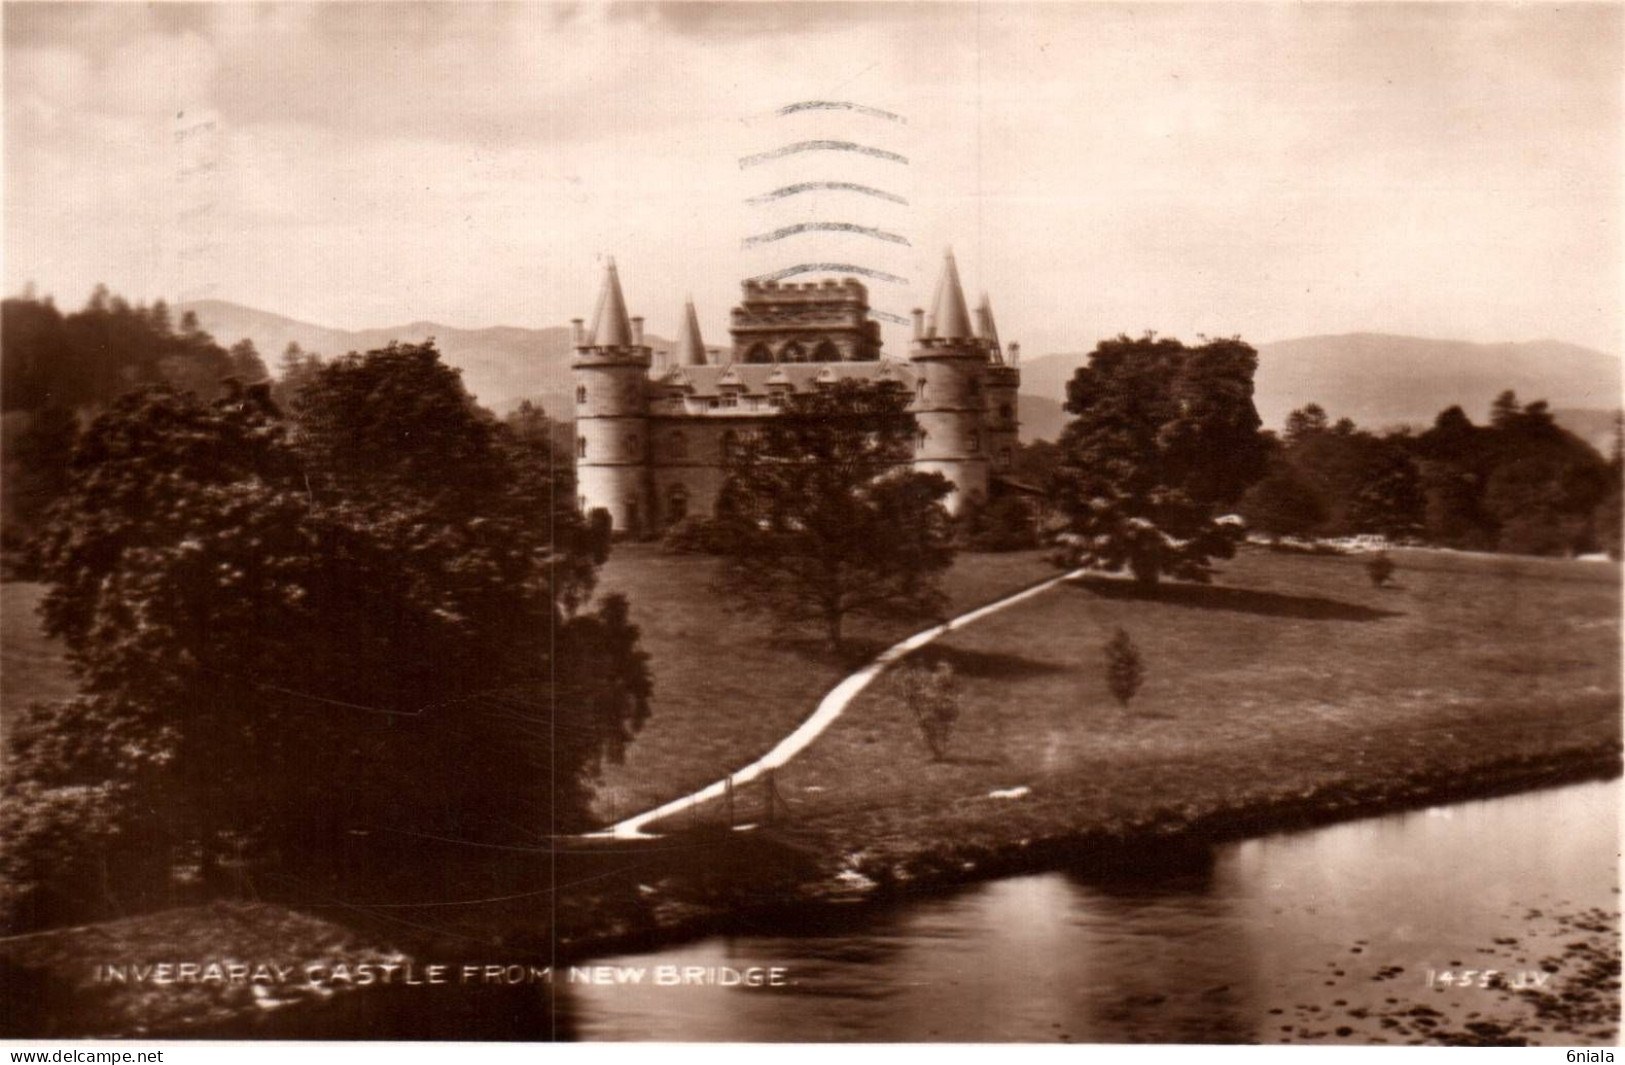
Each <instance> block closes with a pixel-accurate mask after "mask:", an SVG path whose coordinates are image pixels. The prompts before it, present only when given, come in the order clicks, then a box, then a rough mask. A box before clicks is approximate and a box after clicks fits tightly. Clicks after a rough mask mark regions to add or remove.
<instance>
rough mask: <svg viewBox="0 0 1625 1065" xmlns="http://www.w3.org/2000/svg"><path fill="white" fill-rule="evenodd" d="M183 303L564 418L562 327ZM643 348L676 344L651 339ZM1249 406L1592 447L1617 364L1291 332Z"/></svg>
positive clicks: (1028, 372)
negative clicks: (1542, 421)
mask: <svg viewBox="0 0 1625 1065" xmlns="http://www.w3.org/2000/svg"><path fill="white" fill-rule="evenodd" d="M186 310H191V311H193V312H195V313H196V314H197V316H198V322H199V324H200V325H202V327H203V328H204V329H205V330H207V331H208V332H210V333H212V334H213V335H214V337H215V339H216V340H219V341H220V342H221V343H223V344H232V343H235V342H236V341H237V340H239V339H241V338H243V337H249V338H251V339H252V340H253V341H254V345H255V347H257V348H258V349H259V352H260V355H261V357H263V358H264V359H265V362H266V365H268V366H270V367H272V369H273V370H274V369H275V367H276V365H277V361H278V360H279V359H280V358H281V356H282V351H283V349H284V348H286V347H287V346H288V343H289V341H295V342H297V343H298V344H299V346H300V347H302V348H304V349H305V350H306V351H318V352H321V353H322V354H323V355H341V354H344V353H345V352H349V351H366V350H368V349H370V348H376V347H382V346H383V345H385V344H387V343H389V342H390V341H391V340H400V341H403V342H408V343H418V342H421V341H423V340H426V339H428V338H429V337H434V338H435V340H436V342H437V343H438V344H439V346H440V350H441V351H442V352H444V353H445V357H446V361H447V362H448V363H450V364H451V365H452V366H455V367H457V368H458V369H460V370H462V371H463V381H464V383H465V384H467V386H468V389H469V391H470V392H472V393H474V395H475V397H476V398H478V399H479V401H480V402H481V403H483V404H484V405H486V406H487V407H490V408H491V409H492V410H495V411H497V412H498V413H505V412H507V411H509V410H511V409H513V407H515V406H516V405H518V403H519V401H520V400H522V399H531V400H538V401H540V402H541V403H542V405H543V407H544V408H545V409H546V410H547V412H548V413H549V414H550V415H553V416H554V417H568V416H569V415H570V413H571V406H572V404H571V403H570V401H569V396H570V392H571V387H570V376H569V374H570V330H569V327H567V326H551V327H548V328H544V329H522V328H519V327H516V326H492V327H490V328H487V329H456V328H453V327H451V326H447V325H441V324H439V323H436V322H410V323H408V324H406V325H400V326H392V327H389V328H384V329H365V330H359V331H351V330H344V329H328V328H326V327H324V326H319V325H312V324H311V323H309V322H301V321H298V320H296V319H293V318H286V317H284V316H282V315H279V314H272V313H270V312H267V311H260V310H255V309H254V308H252V307H245V306H243V305H241V304H237V303H228V302H226V301H224V300H199V301H197V302H194V303H183V304H181V305H180V306H179V308H177V312H176V313H177V317H178V316H179V313H180V312H182V311H186ZM648 342H649V345H650V346H651V347H653V348H655V349H656V350H668V351H669V350H672V349H675V347H676V344H675V343H674V342H672V341H670V340H666V339H664V338H662V337H658V336H654V335H652V334H651V335H650V336H649V337H648ZM1086 358H1087V356H1086V355H1082V354H1061V355H1045V356H1042V357H1040V358H1036V359H1029V360H1026V361H1024V362H1023V364H1022V367H1021V393H1022V401H1021V422H1022V426H1021V437H1022V439H1023V440H1053V439H1055V438H1056V437H1058V436H1059V435H1060V432H1061V429H1062V428H1063V427H1064V426H1065V425H1066V422H1067V418H1068V416H1067V414H1066V412H1065V411H1064V410H1063V409H1062V407H1061V404H1062V403H1063V402H1064V401H1065V398H1066V382H1067V381H1068V380H1069V379H1070V378H1071V376H1072V370H1073V368H1074V367H1076V366H1078V365H1081V364H1082V363H1083V362H1084V360H1085V359H1086ZM1257 386H1258V391H1257V403H1258V413H1259V414H1260V416H1262V417H1263V419H1264V424H1265V425H1266V426H1268V427H1270V428H1279V427H1280V426H1281V424H1282V423H1283V422H1284V421H1285V420H1286V416H1287V414H1288V412H1290V411H1292V410H1293V409H1295V408H1297V407H1301V406H1303V405H1304V404H1306V403H1319V404H1320V405H1321V406H1323V407H1325V408H1326V410H1327V411H1328V412H1329V413H1330V414H1331V415H1332V417H1334V418H1341V417H1344V416H1347V417H1350V418H1353V419H1354V420H1355V422H1357V423H1358V424H1360V425H1361V426H1364V427H1367V428H1371V429H1382V428H1386V427H1388V426H1393V425H1402V424H1411V425H1419V426H1420V425H1429V424H1431V423H1432V421H1433V418H1434V416H1435V415H1437V414H1438V413H1439V411H1441V410H1443V409H1444V408H1446V407H1448V406H1450V405H1451V404H1460V405H1461V406H1462V408H1463V409H1465V410H1466V411H1467V413H1468V414H1469V415H1471V416H1472V418H1473V419H1474V420H1475V421H1480V422H1482V421H1484V420H1485V419H1486V418H1487V417H1488V414H1489V407H1490V402H1491V400H1493V399H1494V398H1495V396H1496V395H1498V394H1499V393H1500V392H1502V391H1503V390H1505V389H1508V388H1511V389H1513V390H1514V391H1516V392H1517V393H1518V396H1519V397H1520V398H1521V399H1523V400H1525V401H1529V400H1535V399H1544V400H1546V401H1547V402H1549V403H1550V404H1551V405H1552V407H1553V408H1554V410H1555V412H1556V414H1557V418H1558V421H1559V423H1560V424H1562V425H1563V426H1564V427H1565V428H1568V429H1570V430H1571V431H1573V432H1574V433H1576V434H1577V435H1579V436H1580V437H1581V438H1583V439H1585V440H1587V441H1589V442H1591V443H1592V444H1593V445H1594V446H1596V447H1598V448H1599V449H1606V447H1607V445H1608V441H1609V440H1610V438H1611V436H1610V434H1611V433H1612V429H1613V423H1612V421H1611V417H1612V416H1611V415H1610V414H1609V411H1611V410H1613V409H1614V408H1616V407H1617V406H1618V405H1619V403H1620V361H1619V360H1618V359H1616V358H1614V357H1613V356H1611V355H1607V354H1604V353H1603V352H1600V351H1593V350H1591V349H1589V348H1582V347H1578V346H1576V345H1573V344H1564V343H1561V342H1559V341H1555V340H1537V341H1531V342H1528V343H1520V344H1471V343H1467V342H1465V341H1458V340H1424V339H1421V338H1418V337H1404V336H1387V335H1383V334H1379V333H1349V334H1345V335H1341V336H1319V337H1304V338H1302V339H1299V340H1282V341H1277V342H1275V343H1271V344H1264V345H1261V346H1260V347H1259V364H1258V380H1257Z"/></svg>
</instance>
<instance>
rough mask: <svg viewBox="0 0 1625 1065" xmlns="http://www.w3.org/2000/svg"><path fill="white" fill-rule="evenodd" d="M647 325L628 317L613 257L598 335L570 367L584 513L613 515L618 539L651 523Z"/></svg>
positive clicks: (585, 341)
mask: <svg viewBox="0 0 1625 1065" xmlns="http://www.w3.org/2000/svg"><path fill="white" fill-rule="evenodd" d="M641 325H642V319H637V320H635V322H634V319H632V318H630V317H629V316H628V315H627V313H626V300H625V298H624V297H623V296H622V295H621V279H620V276H619V275H618V274H617V273H616V270H615V260H613V259H611V260H610V261H609V264H608V266H607V267H605V270H604V287H603V290H602V292H601V293H600V294H599V296H598V311H597V313H596V314H595V315H594V316H593V323H592V331H591V332H590V333H589V334H587V335H586V336H585V337H584V338H582V340H581V341H579V342H578V343H577V344H576V348H575V356H574V358H573V359H572V361H571V363H570V370H571V376H572V377H573V378H574V379H575V392H576V396H575V399H576V406H575V411H576V485H577V488H576V491H577V492H578V493H579V494H580V504H581V509H582V511H583V513H590V512H591V511H593V510H596V509H599V508H602V509H604V510H607V511H608V512H609V515H610V521H611V522H612V525H613V528H614V530H615V531H616V532H617V533H622V534H625V535H629V536H638V535H641V534H642V533H643V531H644V529H645V528H646V523H647V522H648V519H649V500H648V447H649V433H648V396H647V384H648V374H649V366H650V362H651V355H650V351H649V349H648V348H647V347H646V346H644V344H643V337H642V335H641V333H642V330H641V328H638V327H639V326H641Z"/></svg>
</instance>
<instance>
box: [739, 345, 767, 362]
mask: <svg viewBox="0 0 1625 1065" xmlns="http://www.w3.org/2000/svg"><path fill="white" fill-rule="evenodd" d="M745 361H746V362H751V363H756V362H772V361H773V352H772V351H770V350H768V346H767V345H766V344H752V345H751V346H750V348H749V350H747V351H746V352H745Z"/></svg>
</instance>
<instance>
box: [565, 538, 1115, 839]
mask: <svg viewBox="0 0 1625 1065" xmlns="http://www.w3.org/2000/svg"><path fill="white" fill-rule="evenodd" d="M1085 572H1087V571H1086V570H1082V569H1075V570H1073V571H1072V572H1070V573H1063V574H1061V575H1060V576H1059V577H1052V578H1050V579H1049V580H1047V581H1043V582H1041V583H1039V584H1035V585H1032V586H1031V587H1029V588H1024V589H1022V590H1021V591H1019V592H1016V593H1014V594H1012V595H1007V596H1005V597H1004V598H1003V599H998V600H995V601H993V602H991V603H988V604H986V605H985V606H979V607H977V608H976V609H975V610H972V611H970V612H969V613H965V614H961V615H959V616H958V617H956V618H951V619H950V620H948V621H945V622H943V623H942V624H940V625H933V626H932V627H931V628H929V629H925V630H924V631H922V632H916V633H915V634H914V635H913V636H910V637H909V638H908V639H906V640H903V641H902V642H901V643H896V644H893V645H892V646H890V647H888V648H886V650H884V651H882V652H881V653H880V654H879V655H877V656H876V657H875V658H873V659H872V660H871V661H870V662H869V663H868V665H866V666H864V667H863V668H862V669H860V670H858V671H857V672H856V673H853V674H851V675H850V676H848V677H847V678H846V679H845V680H843V681H841V683H839V684H837V685H836V686H835V687H833V688H831V689H830V691H829V693H828V694H827V695H825V696H824V698H823V700H822V701H820V702H819V704H818V709H816V710H814V711H813V713H812V716H811V717H809V718H807V720H805V721H803V722H802V723H801V724H800V725H798V726H797V727H796V729H795V731H793V732H791V733H790V734H789V735H788V736H786V737H784V739H782V740H780V741H779V742H778V744H777V745H775V746H774V748H773V749H772V750H770V751H768V752H767V753H766V754H764V755H762V756H761V757H760V758H758V759H756V761H754V762H752V763H750V764H749V765H747V766H745V767H744V768H743V769H738V770H735V771H734V773H733V774H732V775H731V776H730V777H724V778H723V779H721V780H718V781H716V782H714V783H711V784H707V785H706V786H705V787H703V788H701V789H700V790H699V791H696V792H693V793H691V794H688V795H684V796H682V797H681V798H677V799H673V800H671V801H670V802H668V803H665V804H664V805H662V806H657V807H655V808H654V809H653V810H648V811H645V812H644V813H641V814H638V815H637V816H635V817H628V818H627V819H626V820H624V821H618V822H616V823H615V824H613V825H610V826H609V827H608V828H601V829H599V830H598V831H596V832H590V833H587V835H588V836H589V837H597V838H615V839H650V838H652V837H651V836H650V834H649V833H647V832H644V831H643V829H644V827H645V826H647V825H650V824H653V823H654V822H656V821H659V820H662V819H663V818H667V817H670V816H672V815H673V814H676V813H680V812H682V811H683V810H685V809H687V808H689V807H691V806H694V805H696V804H698V803H702V802H706V801H707V800H710V799H717V798H721V797H722V796H723V794H724V793H725V792H726V791H727V788H728V781H729V780H730V779H731V780H732V781H733V783H734V786H735V787H738V786H739V785H741V784H749V783H750V782H751V781H753V780H755V779H756V778H757V777H759V776H761V775H762V774H763V773H766V772H767V771H768V770H770V769H777V768H778V767H779V766H781V765H783V764H784V763H786V762H788V761H789V760H790V759H792V758H794V757H795V756H796V755H798V754H800V753H801V752H802V751H804V750H806V749H807V747H808V746H809V745H810V744H811V743H812V741H813V740H816V739H817V738H818V737H819V736H820V735H822V734H823V732H824V730H825V729H827V728H829V727H830V726H831V725H833V724H834V723H835V719H836V718H838V717H840V716H841V714H842V713H844V712H845V711H846V708H847V706H848V705H849V704H850V703H851V702H852V700H853V698H854V697H856V696H857V694H858V693H859V692H861V691H863V689H865V688H867V687H868V686H869V684H870V682H871V681H873V680H874V679H875V678H876V677H878V676H880V674H882V673H884V672H885V671H886V667H888V666H890V665H892V663H894V662H896V661H897V660H898V659H900V658H902V657H904V656H905V655H908V654H911V653H913V652H914V651H918V650H919V649H920V648H922V647H924V646H925V645H926V644H928V643H930V642H931V641H933V640H935V639H937V638H938V637H939V636H943V635H945V634H947V633H949V632H953V631H954V630H955V629H962V628H964V627H965V626H966V625H969V624H971V623H972V622H974V621H980V620H981V619H982V618H985V617H987V616H988V615H989V614H994V613H997V612H998V611H1000V610H1003V609H1005V608H1006V607H1011V606H1015V605H1016V604H1017V603H1019V602H1021V601H1023V600H1025V599H1031V598H1032V597H1033V596H1035V595H1040V594H1042V593H1044V592H1047V591H1049V590H1050V589H1051V588H1053V587H1055V586H1056V585H1057V584H1061V583H1063V582H1065V581H1069V580H1071V579H1072V578H1074V577H1078V576H1081V575H1083V574H1084V573H1085Z"/></svg>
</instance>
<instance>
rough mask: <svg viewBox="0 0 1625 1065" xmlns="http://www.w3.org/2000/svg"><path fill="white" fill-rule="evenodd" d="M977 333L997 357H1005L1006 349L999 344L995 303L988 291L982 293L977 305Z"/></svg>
mask: <svg viewBox="0 0 1625 1065" xmlns="http://www.w3.org/2000/svg"><path fill="white" fill-rule="evenodd" d="M976 334H977V335H978V336H980V337H981V338H982V339H983V340H985V341H987V342H988V345H989V346H990V347H991V348H992V349H993V355H994V357H995V358H1002V357H1003V355H1004V350H1003V349H1002V348H1001V347H1000V346H999V327H998V324H997V323H996V322H994V321H993V304H992V302H991V301H989V300H988V298H987V293H986V292H984V293H982V299H981V302H980V303H978V304H977V305H976Z"/></svg>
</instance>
